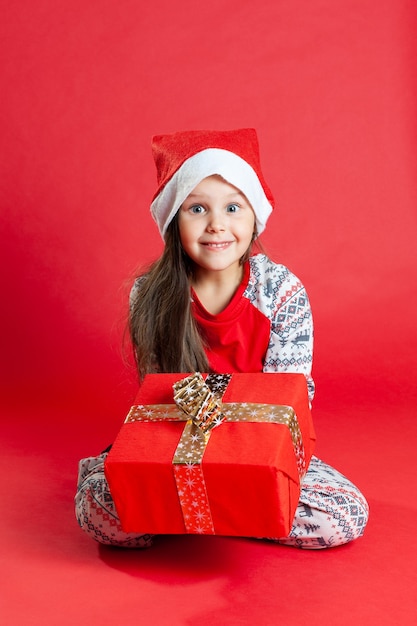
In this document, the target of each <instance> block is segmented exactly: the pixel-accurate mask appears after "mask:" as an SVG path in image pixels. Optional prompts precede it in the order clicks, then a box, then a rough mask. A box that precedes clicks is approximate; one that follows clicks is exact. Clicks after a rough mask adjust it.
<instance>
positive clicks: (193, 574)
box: [0, 406, 417, 626]
mask: <svg viewBox="0 0 417 626" xmlns="http://www.w3.org/2000/svg"><path fill="white" fill-rule="evenodd" d="M41 418H42V419H41ZM99 420H100V417H99V416H95V417H94V418H93V419H92V420H90V427H89V428H86V427H85V426H84V424H83V423H82V422H81V420H80V416H79V415H77V416H76V415H74V414H71V413H65V411H62V412H61V413H57V412H55V411H53V412H51V413H49V414H48V412H43V413H42V416H41V415H40V414H39V413H36V410H33V412H32V411H31V410H30V409H27V410H25V411H24V412H23V411H22V412H19V411H17V410H16V411H15V413H14V414H12V413H11V412H10V413H9V414H7V415H5V419H4V420H3V422H4V426H3V436H2V441H1V456H0V463H1V467H2V475H3V485H4V487H5V496H4V499H3V501H4V502H7V508H6V510H5V512H4V513H3V516H2V528H3V530H2V540H3V548H2V553H1V557H0V558H1V561H2V563H3V565H2V570H3V572H4V574H5V575H4V576H3V582H2V585H1V591H0V594H1V598H2V599H1V614H2V616H3V617H2V623H3V624H5V625H7V626H8V625H11V626H14V625H19V626H20V625H25V626H26V625H28V626H29V625H32V624H33V625H38V624H43V625H44V624H47V625H49V624H51V625H66V624H75V623H90V624H101V625H107V624H109V625H110V624H124V625H125V626H130V625H137V624H144V625H147V624H152V625H156V626H159V625H165V624H166V625H167V626H168V625H169V626H193V625H197V624H199V625H204V624H212V623H214V622H215V623H218V624H220V625H222V626H229V625H230V626H237V625H240V624H242V625H249V624H257V625H258V624H259V625H260V626H270V625H271V626H272V625H275V624H285V625H292V624H300V625H301V624H306V623H308V624H309V625H310V626H314V625H315V624H317V625H318V624H320V625H322V624H330V623H334V624H338V625H340V626H343V625H345V624H346V625H348V624H352V623H355V624H378V625H380V626H383V625H394V624H395V625H397V624H401V625H402V626H408V625H410V626H411V624H415V623H416V619H417V602H416V597H417V567H416V565H417V555H416V551H415V545H414V542H413V539H412V538H413V536H414V529H415V517H416V513H417V510H416V509H417V505H416V502H415V499H414V498H410V493H411V492H412V488H411V489H410V478H412V477H413V476H415V474H416V472H417V458H416V455H415V441H416V440H417V426H416V420H415V411H413V412H411V411H410V410H408V409H407V408H404V407H401V406H400V407H397V408H394V407H383V408H379V409H375V408H374V410H372V411H371V410H370V409H362V410H359V409H356V410H353V409H352V408H351V409H346V410H345V411H344V412H343V413H342V414H340V413H339V416H338V420H337V424H336V423H335V420H334V416H333V413H332V411H331V410H330V409H326V407H321V408H320V410H318V411H317V414H316V418H315V424H316V429H317V433H318V441H319V443H318V446H317V453H318V454H319V456H321V457H322V458H325V459H326V460H327V461H329V462H330V463H333V464H334V465H337V467H338V468H339V469H340V470H341V471H343V472H344V473H345V474H347V475H348V476H349V477H350V478H351V479H352V480H353V481H354V482H356V483H357V484H358V485H359V486H360V488H361V489H362V491H363V492H364V493H365V494H366V496H367V498H368V501H369V504H370V508H371V516H370V521H369V525H368V528H367V531H366V534H365V536H364V537H363V538H362V539H360V540H358V541H356V542H354V543H352V544H349V545H347V546H343V547H340V548H336V549H332V550H325V551H318V552H316V551H311V552H309V551H299V550H295V549H292V548H285V547H282V546H276V545H274V544H270V543H267V542H261V541H257V540H249V539H236V538H233V539H230V538H225V537H196V536H188V537H178V536H172V537H169V536H164V537H159V538H158V539H157V540H156V541H155V544H154V546H153V547H152V548H150V549H148V550H145V551H124V550H118V549H112V548H106V547H102V546H99V545H98V544H96V543H94V542H93V541H92V540H90V539H89V538H88V537H86V536H84V534H83V533H82V532H81V531H80V530H79V529H78V526H77V524H76V522H75V519H74V516H73V504H72V500H73V495H74V489H75V480H76V478H75V477H76V465H77V459H78V457H80V456H82V455H83V454H84V450H85V449H88V448H90V449H95V446H96V444H97V435H96V434H95V432H94V431H95V429H96V427H97V426H98V424H99ZM112 428H114V424H113V425H112V426H110V425H109V426H108V427H107V431H108V432H107V433H106V429H104V435H108V436H109V437H110V436H111V431H112ZM80 432H82V433H83V437H82V438H80ZM399 443H400V445H399ZM393 444H395V445H393Z"/></svg>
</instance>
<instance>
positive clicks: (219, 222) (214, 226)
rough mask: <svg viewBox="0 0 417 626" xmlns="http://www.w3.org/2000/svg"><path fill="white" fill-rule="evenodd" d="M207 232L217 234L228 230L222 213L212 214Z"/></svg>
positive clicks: (214, 212) (215, 212)
mask: <svg viewBox="0 0 417 626" xmlns="http://www.w3.org/2000/svg"><path fill="white" fill-rule="evenodd" d="M207 230H209V231H210V232H215V233H217V232H222V231H224V230H226V225H225V215H224V214H223V213H222V212H221V211H212V212H210V214H209V220H208V224H207Z"/></svg>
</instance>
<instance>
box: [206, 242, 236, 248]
mask: <svg viewBox="0 0 417 626" xmlns="http://www.w3.org/2000/svg"><path fill="white" fill-rule="evenodd" d="M231 243H232V242H231V241H217V242H215V241H213V242H210V241H207V242H203V243H202V245H203V246H205V247H206V248H210V249H213V250H221V249H223V248H227V247H228V246H230V245H231Z"/></svg>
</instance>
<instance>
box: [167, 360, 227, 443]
mask: <svg viewBox="0 0 417 626" xmlns="http://www.w3.org/2000/svg"><path fill="white" fill-rule="evenodd" d="M230 378H231V375H230V374H211V375H209V376H208V377H207V379H206V381H205V380H204V378H203V377H202V375H201V374H200V372H196V373H195V374H191V376H187V378H183V379H182V380H179V381H178V382H176V383H175V384H174V385H173V389H174V400H175V404H176V405H177V406H178V408H179V409H181V411H183V412H184V413H185V414H186V415H188V416H189V417H190V419H191V420H192V421H193V423H194V424H195V425H196V426H198V428H200V429H201V430H202V431H203V433H208V432H209V431H210V430H212V429H213V428H215V427H216V426H220V424H221V423H222V422H223V420H224V419H225V415H224V414H223V413H222V401H221V398H222V396H223V393H224V391H225V390H226V387H227V385H228V383H229V380H230Z"/></svg>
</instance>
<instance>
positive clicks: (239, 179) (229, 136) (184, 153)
mask: <svg viewBox="0 0 417 626" xmlns="http://www.w3.org/2000/svg"><path fill="white" fill-rule="evenodd" d="M152 153H153V157H154V160H155V165H156V170H157V178H158V190H157V192H156V193H155V195H154V197H153V201H152V204H151V213H152V216H153V218H154V220H155V222H156V223H157V225H158V228H159V231H160V233H161V235H162V237H165V233H166V229H167V228H168V225H169V224H170V222H171V221H172V219H173V217H174V216H175V214H176V213H177V211H178V209H179V208H180V206H181V204H182V203H183V202H184V200H185V199H186V197H187V196H188V195H189V194H190V193H191V191H192V190H193V189H194V188H195V187H196V186H197V185H198V184H199V183H200V182H201V181H202V180H203V179H204V178H206V177H207V176H212V175H214V174H218V175H219V176H221V177H222V178H224V179H225V180H226V181H227V182H228V183H229V184H231V185H233V186H234V187H237V188H238V189H239V190H240V191H241V192H242V193H243V194H244V195H245V196H246V198H247V199H248V200H249V202H250V204H251V206H252V208H253V210H254V213H255V218H256V227H257V234H258V235H259V234H260V233H261V232H262V231H263V230H264V228H265V225H266V222H267V220H268V217H269V216H270V214H271V212H272V208H273V206H274V198H273V196H272V194H271V191H270V190H269V188H268V186H267V184H266V182H265V180H264V177H263V175H262V171H261V164H260V158H259V146H258V138H257V135H256V131H255V130H254V129H253V128H242V129H238V130H226V131H217V130H191V131H181V132H177V133H173V134H170V135H157V136H155V137H153V139H152Z"/></svg>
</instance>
